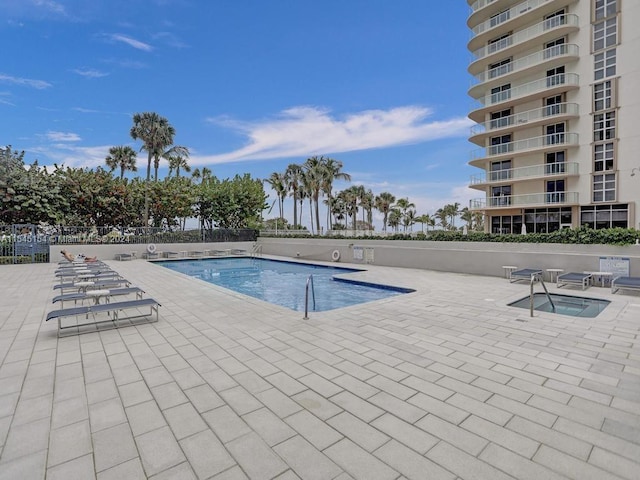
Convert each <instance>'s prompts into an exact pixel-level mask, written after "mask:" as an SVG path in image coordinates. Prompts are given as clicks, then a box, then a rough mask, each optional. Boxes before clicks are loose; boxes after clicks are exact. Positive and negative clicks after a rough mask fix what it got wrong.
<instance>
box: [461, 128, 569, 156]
mask: <svg viewBox="0 0 640 480" xmlns="http://www.w3.org/2000/svg"><path fill="white" fill-rule="evenodd" d="M567 145H578V134H577V133H567V132H561V133H551V134H547V135H543V136H541V137H533V138H525V139H524V140H517V141H515V142H509V143H500V144H497V145H490V146H488V147H486V148H478V149H476V150H474V151H473V152H471V160H472V161H473V160H478V159H481V158H487V157H495V156H498V155H506V154H510V153H518V152H524V151H527V150H536V149H538V148H545V147H548V146H557V147H562V146H567Z"/></svg>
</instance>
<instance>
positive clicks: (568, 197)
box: [469, 192, 578, 210]
mask: <svg viewBox="0 0 640 480" xmlns="http://www.w3.org/2000/svg"><path fill="white" fill-rule="evenodd" d="M561 205H578V192H549V193H529V194H525V195H502V196H499V197H486V198H476V199H472V200H470V201H469V209H471V210H500V209H503V210H504V209H510V208H524V207H527V208H528V207H548V206H561Z"/></svg>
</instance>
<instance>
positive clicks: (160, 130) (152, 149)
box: [129, 112, 176, 227]
mask: <svg viewBox="0 0 640 480" xmlns="http://www.w3.org/2000/svg"><path fill="white" fill-rule="evenodd" d="M175 133H176V131H175V129H174V128H173V127H172V126H171V124H170V123H169V120H167V119H166V118H164V117H161V116H160V115H158V114H157V113H155V112H144V113H136V114H135V115H134V116H133V126H132V127H131V130H130V132H129V134H130V135H131V138H133V139H134V140H138V139H139V140H142V147H141V148H140V149H141V150H146V151H147V180H146V182H147V183H146V187H145V192H144V225H145V227H146V226H148V225H149V182H150V181H151V160H152V159H153V158H154V157H155V156H159V155H160V154H161V153H160V152H164V150H165V149H166V148H167V147H168V146H170V145H173V137H174V135H175Z"/></svg>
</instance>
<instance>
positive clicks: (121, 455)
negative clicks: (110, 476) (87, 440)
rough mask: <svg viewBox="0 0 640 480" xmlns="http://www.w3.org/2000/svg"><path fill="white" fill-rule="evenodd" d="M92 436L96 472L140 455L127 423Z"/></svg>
mask: <svg viewBox="0 0 640 480" xmlns="http://www.w3.org/2000/svg"><path fill="white" fill-rule="evenodd" d="M92 438H93V449H94V452H93V454H94V458H95V464H96V472H101V471H102V470H106V469H108V468H111V467H113V466H115V465H119V464H121V463H123V462H126V461H127V460H131V459H133V458H136V457H137V456H138V450H137V449H136V445H135V442H134V441H133V435H132V433H131V429H130V428H129V425H128V424H126V423H123V424H120V425H116V426H114V427H110V428H106V429H104V430H100V431H99V432H95V433H93V434H92Z"/></svg>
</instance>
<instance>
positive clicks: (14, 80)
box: [0, 73, 52, 90]
mask: <svg viewBox="0 0 640 480" xmlns="http://www.w3.org/2000/svg"><path fill="white" fill-rule="evenodd" d="M0 82H5V83H11V84H13V85H20V86H25V87H32V88H36V89H38V90H43V89H45V88H49V87H51V86H52V85H51V84H50V83H49V82H45V81H44V80H33V79H31V78H21V77H14V76H12V75H5V74H4V73H0Z"/></svg>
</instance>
